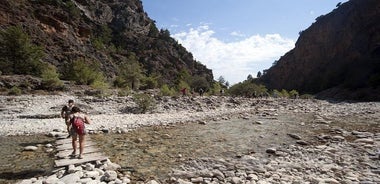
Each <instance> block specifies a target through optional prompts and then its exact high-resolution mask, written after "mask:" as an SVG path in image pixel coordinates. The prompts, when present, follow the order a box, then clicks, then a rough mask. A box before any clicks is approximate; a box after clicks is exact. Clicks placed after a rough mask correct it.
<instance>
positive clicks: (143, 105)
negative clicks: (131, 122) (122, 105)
mask: <svg viewBox="0 0 380 184" xmlns="http://www.w3.org/2000/svg"><path fill="white" fill-rule="evenodd" d="M133 101H134V102H135V103H136V104H137V106H138V108H139V111H140V112H141V113H146V112H147V111H148V110H153V109H154V108H155V106H156V102H155V100H154V99H153V97H152V96H150V95H147V94H143V93H141V94H135V95H133Z"/></svg>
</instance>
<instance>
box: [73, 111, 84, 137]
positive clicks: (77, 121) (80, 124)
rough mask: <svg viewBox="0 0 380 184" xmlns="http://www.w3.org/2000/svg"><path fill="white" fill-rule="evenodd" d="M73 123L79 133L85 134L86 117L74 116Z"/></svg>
mask: <svg viewBox="0 0 380 184" xmlns="http://www.w3.org/2000/svg"><path fill="white" fill-rule="evenodd" d="M70 121H71V125H72V126H73V128H74V130H75V132H76V133H77V134H78V135H84V134H85V131H84V119H83V118H82V117H78V116H74V117H73V118H71V120H70Z"/></svg>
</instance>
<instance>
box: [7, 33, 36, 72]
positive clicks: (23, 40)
mask: <svg viewBox="0 0 380 184" xmlns="http://www.w3.org/2000/svg"><path fill="white" fill-rule="evenodd" d="M43 56H44V52H43V49H42V48H41V47H38V46H35V45H33V44H32V43H31V41H30V39H29V36H28V35H27V34H26V33H24V32H23V30H22V28H21V27H20V26H12V27H9V28H7V29H6V30H0V66H1V70H2V72H3V73H4V74H27V75H34V76H39V75H41V72H42V69H43V64H42V62H41V59H42V58H43Z"/></svg>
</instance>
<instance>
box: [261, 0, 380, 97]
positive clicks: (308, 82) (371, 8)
mask: <svg viewBox="0 0 380 184" xmlns="http://www.w3.org/2000/svg"><path fill="white" fill-rule="evenodd" d="M259 81H261V82H263V83H264V84H266V85H267V86H268V87H269V88H272V89H287V90H292V89H296V90H298V91H300V92H302V93H312V94H316V93H319V94H320V96H321V97H333V98H334V97H339V98H342V99H364V98H367V97H365V96H367V95H371V97H369V98H368V99H367V100H373V99H377V100H379V99H380V94H379V93H377V95H373V94H371V93H374V92H378V91H379V90H380V89H379V86H380V1H378V0H351V1H349V2H347V3H344V4H341V5H340V6H339V7H338V8H337V9H335V10H334V11H332V12H331V13H329V14H327V15H324V16H320V17H318V18H317V20H316V22H315V23H313V24H312V25H311V26H310V27H309V28H308V29H306V30H305V31H303V32H300V37H299V39H298V40H297V42H296V46H295V48H294V49H293V50H291V51H289V52H288V53H286V54H285V55H284V56H283V57H281V58H280V59H279V60H278V61H277V62H276V64H275V65H274V66H272V67H271V68H270V69H268V70H267V71H265V72H264V75H263V76H262V77H261V78H260V79H259ZM322 91H323V93H321V92H322ZM357 92H358V93H357ZM353 93H357V94H353Z"/></svg>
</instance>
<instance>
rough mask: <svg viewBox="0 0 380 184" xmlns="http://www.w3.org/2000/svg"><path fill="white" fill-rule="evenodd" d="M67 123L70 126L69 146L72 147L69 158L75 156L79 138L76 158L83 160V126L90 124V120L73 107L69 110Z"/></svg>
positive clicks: (84, 132)
mask: <svg viewBox="0 0 380 184" xmlns="http://www.w3.org/2000/svg"><path fill="white" fill-rule="evenodd" d="M67 123H68V124H70V127H71V129H70V134H71V136H72V140H71V144H72V146H73V152H72V153H71V155H70V156H71V157H75V156H76V151H77V142H76V141H77V138H78V137H79V155H78V158H79V159H82V158H83V148H84V141H85V134H86V130H85V126H84V124H85V123H87V124H91V120H90V118H89V117H88V116H87V115H85V114H83V113H82V112H81V110H80V109H79V107H73V108H72V109H71V114H70V116H69V119H68V120H67Z"/></svg>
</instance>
